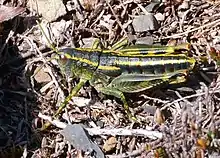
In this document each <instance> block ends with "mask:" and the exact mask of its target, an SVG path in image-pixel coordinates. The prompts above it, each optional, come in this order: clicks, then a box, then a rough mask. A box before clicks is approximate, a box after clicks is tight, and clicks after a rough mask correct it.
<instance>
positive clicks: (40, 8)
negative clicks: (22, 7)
mask: <svg viewBox="0 0 220 158" xmlns="http://www.w3.org/2000/svg"><path fill="white" fill-rule="evenodd" d="M28 6H29V8H31V9H33V10H35V11H37V12H38V13H39V14H41V15H42V16H43V18H45V19H46V20H47V21H48V22H51V21H55V20H56V19H57V18H59V17H60V16H63V15H65V14H66V8H65V6H64V4H63V2H62V1H61V0H43V1H42V0H41V1H40V0H39V1H37V3H36V2H35V1H28Z"/></svg>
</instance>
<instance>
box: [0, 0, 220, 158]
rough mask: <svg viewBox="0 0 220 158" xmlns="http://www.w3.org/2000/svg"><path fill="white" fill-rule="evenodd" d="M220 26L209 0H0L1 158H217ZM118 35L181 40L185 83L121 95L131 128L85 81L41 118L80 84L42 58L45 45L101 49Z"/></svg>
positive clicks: (111, 100)
mask: <svg viewBox="0 0 220 158" xmlns="http://www.w3.org/2000/svg"><path fill="white" fill-rule="evenodd" d="M37 20H38V21H41V22H40V23H41V24H40V26H41V28H40V27H39V24H37ZM219 27H220V1H217V0H216V1H211V0H206V1H205V0H204V1H196V0H192V1H187V0H185V1H184V0H175V1H167V0H163V1H160V0H154V1H153V0H152V1H141V0H136V1H130V0H127V1H121V0H120V1H118V0H115V1H95V0H84V1H83V0H79V1H75V0H72V1H71V0H66V1H59V0H45V1H33V0H30V1H28V2H27V1H24V0H20V1H6V0H3V1H1V6H0V33H1V38H0V46H1V47H0V61H1V67H0V109H1V110H0V127H1V128H0V140H1V141H0V151H1V152H0V157H21V156H22V157H23V158H25V157H32V158H38V157H45V158H46V157H77V158H81V157H109V158H121V157H155V158H166V157H175V158H178V157H183V158H187V157H198V158H200V157H201V158H202V157H210V158H217V157H220V130H219V126H220V99H219V96H220V84H219V83H220V82H219V81H220V78H219V75H218V65H219V63H220V60H219V50H220V31H219V30H220V28H219ZM45 36H46V37H47V38H46V37H45ZM123 37H127V38H128V39H129V41H130V42H131V43H135V44H147V45H170V46H172V45H178V44H182V43H190V44H191V49H190V56H191V57H192V58H194V59H195V60H196V61H197V62H196V65H195V67H194V69H193V70H192V71H191V72H190V73H189V74H188V75H187V80H186V82H184V83H181V84H174V85H162V86H158V87H155V88H153V89H150V90H147V91H144V92H140V93H134V94H125V96H126V99H127V101H128V103H129V106H130V109H131V111H132V113H134V114H135V116H136V117H137V118H138V119H139V120H140V123H137V122H132V121H130V120H129V119H128V116H127V115H126V113H125V110H124V108H123V106H122V103H121V101H120V100H119V99H117V98H115V97H112V96H107V95H104V94H102V93H100V92H97V91H96V90H95V89H94V88H93V87H91V86H90V84H89V83H86V84H85V85H84V86H83V88H81V89H80V92H79V93H78V94H77V96H75V97H73V98H72V99H71V100H70V101H69V102H68V104H67V106H66V107H65V109H64V110H63V111H62V112H61V113H60V114H59V117H58V118H57V119H56V120H50V119H51V118H52V116H53V115H54V114H55V113H56V110H57V109H58V107H59V105H60V104H61V103H62V101H63V100H64V99H65V98H66V96H68V94H69V93H70V91H71V89H72V88H73V87H75V85H76V84H77V83H78V82H79V78H74V79H71V80H70V78H68V77H69V76H68V75H67V74H66V77H64V76H63V75H62V73H61V71H60V69H59V67H58V65H57V62H56V61H55V60H51V59H52V58H53V55H54V54H56V52H54V51H53V50H52V49H51V46H52V44H53V46H54V48H63V47H72V48H75V47H85V48H89V47H91V46H92V43H93V42H94V41H95V40H96V39H99V40H100V41H101V43H102V45H103V47H104V48H106V49H107V48H111V47H112V46H113V45H114V44H115V43H116V42H117V41H119V40H120V39H121V38H123ZM48 42H50V44H48ZM48 120H50V121H51V122H52V123H53V125H51V126H50V127H49V128H47V129H45V130H42V128H43V125H44V124H45V123H46V122H47V121H48Z"/></svg>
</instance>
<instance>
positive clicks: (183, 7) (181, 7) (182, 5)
mask: <svg viewBox="0 0 220 158" xmlns="http://www.w3.org/2000/svg"><path fill="white" fill-rule="evenodd" d="M178 9H179V10H187V9H189V2H188V1H183V3H182V4H181V5H180V6H179V8H178Z"/></svg>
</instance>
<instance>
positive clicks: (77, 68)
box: [39, 25, 196, 129]
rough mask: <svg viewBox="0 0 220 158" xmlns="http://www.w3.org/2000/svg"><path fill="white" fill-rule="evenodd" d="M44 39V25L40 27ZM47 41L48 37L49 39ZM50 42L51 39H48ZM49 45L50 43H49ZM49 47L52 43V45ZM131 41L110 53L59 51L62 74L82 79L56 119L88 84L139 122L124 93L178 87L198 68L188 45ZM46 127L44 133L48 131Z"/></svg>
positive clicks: (119, 45)
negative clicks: (108, 96) (115, 101)
mask: <svg viewBox="0 0 220 158" xmlns="http://www.w3.org/2000/svg"><path fill="white" fill-rule="evenodd" d="M39 26H40V28H41V30H42V32H43V34H44V35H45V33H44V31H43V29H42V27H41V25H39ZM46 38H47V37H46ZM47 40H48V39H47ZM48 41H49V40H48ZM49 44H50V43H49ZM127 45H128V40H126V39H124V40H122V41H119V42H117V43H116V44H115V45H113V47H112V48H111V49H109V50H108V49H100V48H98V44H97V42H96V43H95V44H94V45H93V47H92V48H64V49H60V50H56V49H55V48H54V47H52V46H51V44H50V46H51V47H52V49H53V50H54V51H55V52H56V53H57V54H56V55H55V59H57V61H58V63H59V66H60V69H61V72H62V74H65V76H68V77H70V76H73V77H79V78H80V81H79V83H78V84H77V85H76V86H75V87H74V88H73V89H72V91H71V93H70V94H69V96H68V97H67V98H66V99H65V100H64V102H63V103H62V104H61V106H60V107H59V109H58V110H57V112H56V113H55V115H54V118H56V117H57V116H58V115H59V114H60V113H61V111H62V110H63V108H64V107H65V106H66V105H67V103H68V102H69V101H70V100H71V98H72V97H73V96H75V95H76V94H77V93H78V92H79V90H80V89H81V88H82V86H83V85H84V84H85V83H86V82H87V81H89V83H90V84H91V86H93V87H94V88H95V89H96V90H97V91H99V92H102V93H104V94H106V95H112V96H115V97H117V98H119V99H121V101H122V103H123V106H124V109H125V111H126V113H127V114H128V116H129V118H130V119H132V120H136V118H135V117H134V116H133V115H132V114H131V112H130V110H129V106H128V103H127V101H126V99H125V96H124V93H136V92H141V91H144V90H147V89H150V88H153V87H157V86H160V85H161V84H164V83H168V84H175V83H181V82H184V81H185V80H186V75H187V74H188V72H189V71H191V70H192V69H193V68H194V66H195V63H196V61H195V59H194V58H192V57H189V56H188V51H189V50H190V45H189V44H182V45H178V46H149V45H134V46H127ZM49 125H50V123H47V124H46V125H45V126H44V127H43V129H46V128H47V127H48V126H49Z"/></svg>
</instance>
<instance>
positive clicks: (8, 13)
mask: <svg viewBox="0 0 220 158" xmlns="http://www.w3.org/2000/svg"><path fill="white" fill-rule="evenodd" d="M24 11H25V8H22V7H7V6H4V5H1V6H0V23H2V22H4V21H7V20H10V19H12V18H14V17H15V16H17V15H19V14H21V13H23V12H24Z"/></svg>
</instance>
